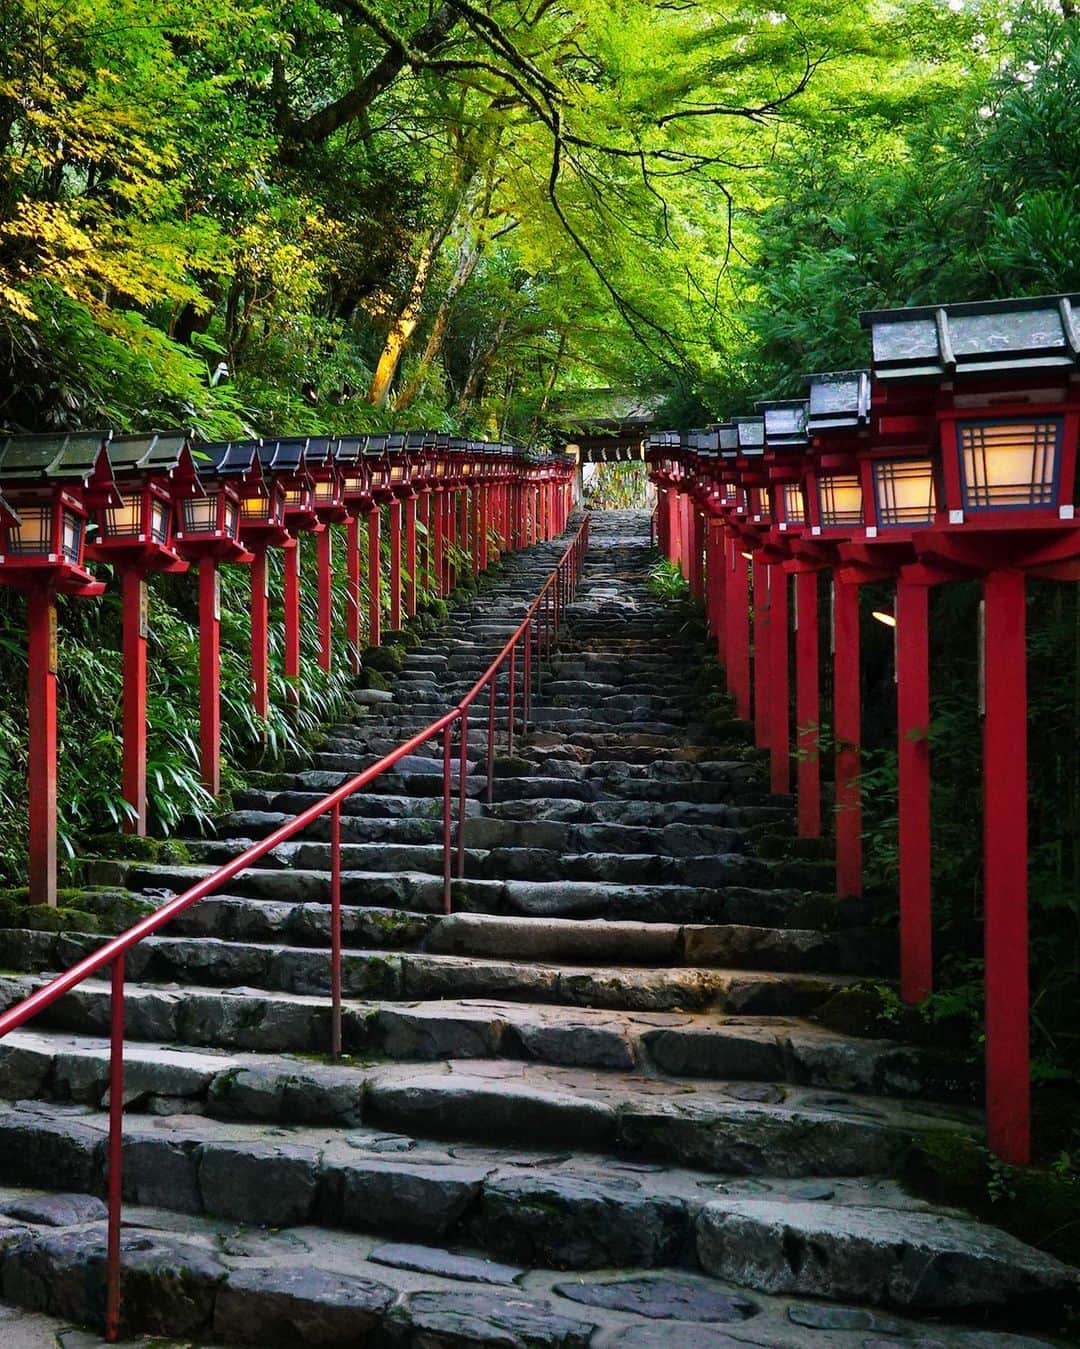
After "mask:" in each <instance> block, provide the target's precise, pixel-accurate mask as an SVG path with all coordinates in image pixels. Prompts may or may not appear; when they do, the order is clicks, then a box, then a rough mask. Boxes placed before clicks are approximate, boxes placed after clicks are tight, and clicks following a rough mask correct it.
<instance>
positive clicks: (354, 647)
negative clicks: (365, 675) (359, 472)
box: [345, 515, 360, 674]
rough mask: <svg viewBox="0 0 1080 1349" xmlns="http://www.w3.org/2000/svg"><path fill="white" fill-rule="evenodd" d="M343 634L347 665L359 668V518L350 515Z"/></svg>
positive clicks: (346, 531) (355, 668)
mask: <svg viewBox="0 0 1080 1349" xmlns="http://www.w3.org/2000/svg"><path fill="white" fill-rule="evenodd" d="M345 636H346V639H347V641H348V643H349V665H350V668H351V669H352V671H353V673H354V674H356V673H357V671H358V670H359V669H360V520H359V517H358V516H355V515H350V516H349V519H348V523H347V524H346V526H345Z"/></svg>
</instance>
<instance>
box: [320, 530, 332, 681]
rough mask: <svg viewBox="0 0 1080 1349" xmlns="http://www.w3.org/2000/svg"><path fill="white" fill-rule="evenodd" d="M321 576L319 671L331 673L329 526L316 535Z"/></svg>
mask: <svg viewBox="0 0 1080 1349" xmlns="http://www.w3.org/2000/svg"><path fill="white" fill-rule="evenodd" d="M315 539H316V545H315V546H316V550H317V558H318V576H319V669H320V670H325V671H326V672H327V673H329V672H330V668H331V665H332V663H333V649H334V648H333V635H332V634H333V627H334V536H333V534H332V533H331V530H330V526H329V525H323V527H322V529H321V530H320V531H319V532H318V533H317V534H316V535H315Z"/></svg>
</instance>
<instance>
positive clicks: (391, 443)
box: [386, 431, 406, 454]
mask: <svg viewBox="0 0 1080 1349" xmlns="http://www.w3.org/2000/svg"><path fill="white" fill-rule="evenodd" d="M405 441H406V438H405V432H404V431H390V432H389V433H388V434H387V437H386V452H387V454H400V453H401V452H402V451H403V450H404V449H405Z"/></svg>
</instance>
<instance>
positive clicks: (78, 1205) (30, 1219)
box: [0, 1194, 108, 1227]
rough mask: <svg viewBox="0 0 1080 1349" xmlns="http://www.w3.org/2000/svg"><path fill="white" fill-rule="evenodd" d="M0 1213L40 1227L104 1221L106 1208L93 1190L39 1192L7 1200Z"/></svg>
mask: <svg viewBox="0 0 1080 1349" xmlns="http://www.w3.org/2000/svg"><path fill="white" fill-rule="evenodd" d="M0 1213H3V1214H4V1215H5V1216H6V1217H8V1218H18V1219H20V1220H21V1221H22V1222H27V1223H36V1224H37V1225H38V1226H40V1227H76V1226H80V1225H81V1224H83V1223H96V1222H104V1220H105V1218H106V1217H107V1216H108V1209H107V1208H106V1207H105V1205H104V1203H103V1202H102V1201H101V1200H100V1199H98V1198H97V1196H96V1195H92V1194H41V1195H29V1196H27V1197H26V1198H25V1199H14V1200H9V1201H8V1202H7V1203H5V1204H2V1205H0Z"/></svg>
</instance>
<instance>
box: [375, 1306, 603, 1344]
mask: <svg viewBox="0 0 1080 1349" xmlns="http://www.w3.org/2000/svg"><path fill="white" fill-rule="evenodd" d="M594 1329H595V1326H594V1324H593V1323H591V1322H588V1321H582V1320H577V1319H573V1318H571V1317H569V1316H565V1315H563V1314H562V1313H561V1312H560V1311H558V1310H556V1308H555V1306H554V1305H553V1304H552V1303H549V1302H545V1301H541V1300H530V1299H526V1298H523V1297H518V1296H516V1295H515V1297H514V1298H513V1299H509V1298H507V1297H506V1296H505V1294H498V1293H441V1292H440V1293H434V1292H432V1293H414V1294H412V1295H411V1296H409V1297H408V1298H406V1299H405V1301H404V1303H403V1304H399V1305H398V1306H396V1307H395V1308H394V1309H393V1310H392V1311H391V1312H390V1314H389V1316H388V1317H387V1320H386V1324H385V1327H384V1332H383V1333H384V1335H385V1336H386V1338H387V1342H388V1344H390V1345H392V1346H394V1347H395V1349H413V1346H421V1345H422V1346H423V1349H466V1346H467V1347H468V1349H488V1346H491V1349H496V1346H497V1347H498V1349H517V1346H528V1349H588V1345H589V1342H590V1339H591V1338H592V1334H593V1330H594Z"/></svg>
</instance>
